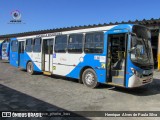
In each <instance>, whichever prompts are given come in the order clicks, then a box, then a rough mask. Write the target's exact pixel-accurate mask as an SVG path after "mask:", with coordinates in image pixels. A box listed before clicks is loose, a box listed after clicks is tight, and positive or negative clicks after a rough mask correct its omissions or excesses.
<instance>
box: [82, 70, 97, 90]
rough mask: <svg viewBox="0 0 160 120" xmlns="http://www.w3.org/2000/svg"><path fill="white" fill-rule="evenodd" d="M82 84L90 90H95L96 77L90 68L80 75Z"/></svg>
mask: <svg viewBox="0 0 160 120" xmlns="http://www.w3.org/2000/svg"><path fill="white" fill-rule="evenodd" d="M82 81H83V84H84V85H85V86H87V87H90V88H96V87H97V86H98V85H99V83H98V81H97V75H96V73H95V71H94V70H93V69H91V68H88V69H86V70H85V71H84V72H83V74H82Z"/></svg>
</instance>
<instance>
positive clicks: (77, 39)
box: [68, 34, 83, 53]
mask: <svg viewBox="0 0 160 120" xmlns="http://www.w3.org/2000/svg"><path fill="white" fill-rule="evenodd" d="M82 41H83V34H75V35H70V36H69V41H68V52H70V53H82Z"/></svg>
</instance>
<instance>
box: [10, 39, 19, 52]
mask: <svg viewBox="0 0 160 120" xmlns="http://www.w3.org/2000/svg"><path fill="white" fill-rule="evenodd" d="M13 42H17V46H15V47H16V50H13ZM11 51H12V52H18V40H14V41H12V42H11Z"/></svg>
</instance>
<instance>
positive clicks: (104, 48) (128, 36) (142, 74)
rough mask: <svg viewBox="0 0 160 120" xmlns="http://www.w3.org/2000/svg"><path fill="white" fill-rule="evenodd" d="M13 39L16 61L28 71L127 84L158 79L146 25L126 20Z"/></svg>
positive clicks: (12, 57) (13, 60)
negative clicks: (109, 24) (126, 22)
mask: <svg viewBox="0 0 160 120" xmlns="http://www.w3.org/2000/svg"><path fill="white" fill-rule="evenodd" d="M59 30H60V31H58V32H54V33H48V34H40V35H32V36H25V37H18V38H12V39H11V48H10V49H11V52H10V64H11V65H13V66H16V67H20V68H23V69H26V70H27V72H28V73H30V74H33V73H34V72H43V73H44V74H47V75H51V74H53V75H60V76H66V77H71V78H76V79H78V80H79V82H81V83H83V84H84V85H86V86H88V87H90V88H95V87H97V86H98V85H99V83H103V84H109V85H113V86H121V87H125V88H132V87H139V86H142V85H145V84H147V83H151V82H152V80H153V65H154V63H153V55H152V48H151V34H150V31H149V29H148V28H146V27H144V26H140V25H133V24H121V25H111V26H102V27H93V28H79V29H75V30H73V29H72V30H63V29H62V30H61V29H59Z"/></svg>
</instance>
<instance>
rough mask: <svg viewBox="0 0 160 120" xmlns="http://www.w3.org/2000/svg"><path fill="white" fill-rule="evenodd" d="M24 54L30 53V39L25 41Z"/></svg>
mask: <svg viewBox="0 0 160 120" xmlns="http://www.w3.org/2000/svg"><path fill="white" fill-rule="evenodd" d="M25 50H26V52H32V39H27V40H26V48H25Z"/></svg>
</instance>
